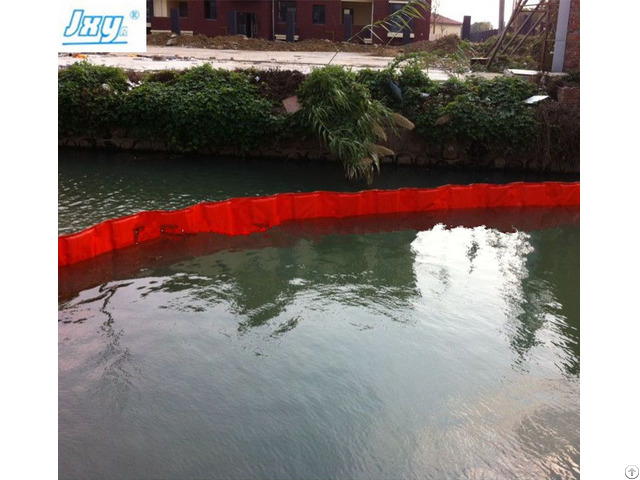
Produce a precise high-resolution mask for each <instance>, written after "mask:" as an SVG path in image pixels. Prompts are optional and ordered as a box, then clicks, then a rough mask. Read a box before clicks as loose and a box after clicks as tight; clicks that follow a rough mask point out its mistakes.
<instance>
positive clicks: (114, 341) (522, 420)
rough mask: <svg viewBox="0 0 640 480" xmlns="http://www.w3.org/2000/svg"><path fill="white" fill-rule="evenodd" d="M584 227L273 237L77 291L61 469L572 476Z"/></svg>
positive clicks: (64, 323)
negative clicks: (577, 271) (578, 281)
mask: <svg viewBox="0 0 640 480" xmlns="http://www.w3.org/2000/svg"><path fill="white" fill-rule="evenodd" d="M297 233H299V232H297ZM342 233H344V232H342ZM578 234H579V228H578V227H575V226H574V227H566V228H565V227H562V228H556V229H552V230H547V231H539V232H538V231H531V232H529V233H525V232H522V231H517V230H509V229H507V228H505V229H504V230H499V229H495V228H489V227H487V226H475V227H467V228H465V227H451V226H445V224H441V225H437V226H435V227H433V228H427V229H420V230H416V229H408V230H407V229H405V230H401V231H398V232H384V233H366V232H364V233H361V234H357V235H354V234H352V233H351V232H350V233H349V234H326V232H323V234H322V235H315V234H309V235H303V236H299V235H288V234H287V233H286V232H283V231H274V232H272V233H271V234H270V236H269V237H266V236H265V237H260V238H258V237H253V238H251V239H249V238H246V239H244V240H242V241H243V242H245V243H243V244H235V245H234V244H231V243H230V244H224V245H225V246H226V247H227V248H220V244H217V245H215V248H212V247H211V245H209V246H207V247H206V248H203V250H197V249H196V250H195V251H204V252H205V253H204V254H203V255H193V256H191V257H188V258H185V257H184V256H183V257H181V258H180V259H179V260H177V261H174V260H173V259H172V257H168V258H167V259H165V261H164V262H160V263H158V264H157V265H153V266H150V267H146V268H145V269H143V270H140V271H139V272H138V273H136V275H134V276H133V277H132V278H130V279H129V280H127V281H111V282H107V283H105V284H103V285H101V286H99V287H95V288H93V289H89V290H85V291H83V292H80V293H79V294H78V295H77V297H75V298H74V299H73V300H71V301H69V302H65V303H63V304H62V305H61V306H60V311H59V319H60V323H59V327H60V329H59V331H60V338H61V342H60V345H61V347H60V381H59V385H60V387H59V388H60V392H61V393H60V398H59V400H60V401H59V403H60V405H61V407H60V409H61V413H60V428H59V430H60V432H61V441H60V442H59V443H60V445H61V465H62V467H61V472H65V473H68V472H69V471H72V472H81V473H82V474H78V475H75V476H76V477H78V478H88V477H89V476H90V475H86V473H87V472H96V471H99V472H101V473H103V475H102V476H108V475H107V474H104V472H110V471H111V470H110V469H112V468H113V465H115V464H117V472H118V473H119V474H120V473H122V475H120V477H121V478H124V477H127V478H141V477H144V476H145V474H147V475H148V476H153V477H154V478H201V477H206V476H211V477H214V476H215V477H218V478H230V479H232V478H303V477H305V476H313V477H314V478H397V476H399V473H398V472H400V475H401V476H402V477H403V478H416V479H422V478H434V479H438V480H442V479H456V480H457V479H478V478H491V479H493V478H578V477H579V379H578V378H577V375H578V373H579V370H577V369H576V367H578V366H579V357H578V356H577V355H574V354H573V351H574V350H573V349H574V348H576V349H577V348H579V343H578V342H579V331H578V330H577V329H575V328H573V325H574V324H577V322H578V319H577V318H575V317H571V315H572V312H576V311H577V307H576V306H574V305H571V303H572V302H576V303H577V296H574V295H573V292H574V289H575V285H574V283H573V281H572V276H573V275H575V273H568V272H567V271H566V270H568V269H569V270H570V269H573V268H576V267H577V261H578V260H577V258H578V257H579V255H578V253H579V252H577V251H576V249H575V244H576V243H577V242H578V240H579V238H578V237H579V235H578ZM199 241H200V240H199ZM209 241H212V240H211V238H209ZM201 246H202V245H199V246H198V248H200V247H201ZM207 249H208V250H207ZM169 259H171V260H169ZM564 290H566V291H564ZM125 332H126V334H125ZM574 342H575V345H574ZM140 365H144V370H142V368H140ZM113 406H115V407H116V408H115V409H113V408H109V409H106V408H104V407H113ZM65 409H66V410H65ZM78 412H86V413H85V415H86V417H79V416H78ZM105 412H108V414H105ZM97 430H99V434H96V433H95V432H94V431H97ZM148 439H153V441H149V440H148ZM123 452H126V455H125V454H123ZM212 452H215V454H212ZM125 457H126V458H125ZM127 458H129V459H134V460H132V461H131V462H129V463H127ZM87 459H88V460H87ZM113 459H118V461H117V462H116V461H114V460H113ZM145 462H148V465H150V467H148V468H150V469H151V470H148V471H146V470H145V468H147V466H146V465H147V464H145ZM96 465H100V467H96ZM72 476H73V475H67V477H72Z"/></svg>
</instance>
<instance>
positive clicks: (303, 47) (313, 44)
mask: <svg viewBox="0 0 640 480" xmlns="http://www.w3.org/2000/svg"><path fill="white" fill-rule="evenodd" d="M169 40H171V42H170V44H171V45H174V46H177V47H192V48H211V49H215V50H254V51H271V52H337V51H341V52H357V53H369V54H371V55H376V56H384V57H393V56H395V55H397V54H398V53H401V52H402V50H403V49H402V47H397V46H380V45H365V44H362V43H347V42H332V41H331V40H322V39H307V40H301V41H299V42H293V43H288V42H283V41H275V42H274V41H271V40H264V39H261V38H247V37H245V36H244V35H232V36H218V37H208V36H206V35H176V36H173V35H172V34H171V33H152V34H149V35H147V45H156V46H166V45H167V42H169Z"/></svg>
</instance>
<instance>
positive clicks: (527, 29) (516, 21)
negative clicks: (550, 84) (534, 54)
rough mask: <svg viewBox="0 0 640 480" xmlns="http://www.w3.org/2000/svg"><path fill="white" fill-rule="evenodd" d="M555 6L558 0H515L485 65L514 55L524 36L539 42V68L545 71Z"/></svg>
mask: <svg viewBox="0 0 640 480" xmlns="http://www.w3.org/2000/svg"><path fill="white" fill-rule="evenodd" d="M558 5H559V0H515V1H514V6H513V12H512V14H511V17H510V18H509V21H508V22H507V24H506V26H505V28H504V29H503V30H502V31H501V32H500V35H499V36H498V39H497V41H496V43H495V44H494V46H493V47H492V48H491V50H490V51H489V53H488V54H487V63H486V66H487V68H489V67H491V64H492V63H493V62H494V61H495V60H496V57H498V56H499V55H507V54H509V55H515V54H517V53H518V52H519V51H520V50H521V48H522V46H523V44H524V43H525V41H526V40H527V39H530V38H536V39H537V40H538V41H539V42H540V43H541V48H540V54H539V58H538V65H539V68H538V70H542V71H544V70H547V69H548V68H546V65H547V64H548V62H549V60H550V58H549V56H548V52H549V51H550V50H552V46H553V44H554V41H555V36H556V25H557V21H558ZM550 47H551V48H550Z"/></svg>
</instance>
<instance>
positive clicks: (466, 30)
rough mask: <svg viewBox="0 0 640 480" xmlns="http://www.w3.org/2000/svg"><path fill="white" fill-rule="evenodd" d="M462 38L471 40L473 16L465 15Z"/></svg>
mask: <svg viewBox="0 0 640 480" xmlns="http://www.w3.org/2000/svg"><path fill="white" fill-rule="evenodd" d="M461 36H462V39H463V40H469V38H471V16H469V15H465V16H464V17H463V19H462V34H461Z"/></svg>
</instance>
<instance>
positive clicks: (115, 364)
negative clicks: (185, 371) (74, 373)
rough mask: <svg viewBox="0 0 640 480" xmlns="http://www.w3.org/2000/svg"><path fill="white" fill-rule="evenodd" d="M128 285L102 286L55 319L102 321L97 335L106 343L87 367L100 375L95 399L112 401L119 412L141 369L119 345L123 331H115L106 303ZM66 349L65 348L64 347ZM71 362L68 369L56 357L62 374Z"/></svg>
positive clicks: (64, 309) (76, 322)
mask: <svg viewBox="0 0 640 480" xmlns="http://www.w3.org/2000/svg"><path fill="white" fill-rule="evenodd" d="M131 284H132V283H131V282H126V283H118V284H112V285H101V286H100V287H99V288H98V289H97V295H95V296H91V297H89V298H86V299H80V300H79V301H77V302H70V303H69V304H67V305H65V306H64V307H63V308H62V309H61V310H60V313H59V319H58V321H59V322H60V323H62V324H70V323H73V324H82V323H84V322H86V321H87V320H93V319H94V318H95V317H97V316H98V315H101V316H103V317H104V318H105V319H104V321H103V322H102V324H100V326H99V329H98V334H99V335H100V337H102V338H103V339H104V340H105V342H104V346H103V347H102V348H101V349H99V350H98V351H97V352H96V354H95V356H94V357H93V361H92V364H91V366H90V368H91V370H92V371H98V372H100V374H99V376H98V377H97V378H96V379H95V380H94V382H92V386H93V388H94V389H95V390H94V395H95V396H96V398H98V399H105V398H106V399H110V400H112V403H111V405H113V406H115V407H116V408H118V409H120V410H122V409H123V408H124V406H125V405H126V402H127V398H128V394H129V392H130V390H131V388H132V386H133V379H134V377H135V375H137V374H139V373H140V369H139V367H138V366H136V365H135V364H134V362H133V361H132V356H131V351H130V350H129V347H127V346H124V345H123V344H122V339H123V336H124V330H123V329H118V328H116V322H115V319H114V317H113V313H112V310H111V307H110V305H109V304H110V302H111V300H112V299H113V297H114V295H116V293H117V292H118V290H120V289H124V290H126V288H127V287H129V286H130V285H131ZM96 310H97V311H96ZM85 315H86V316H85ZM65 340H70V339H65ZM65 348H68V346H66V345H65ZM73 361H74V359H73V358H70V359H69V363H70V365H69V366H67V365H65V357H64V356H61V357H60V358H59V362H60V369H61V371H62V370H65V369H66V368H73V367H72V366H71V363H72V362H73Z"/></svg>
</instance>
